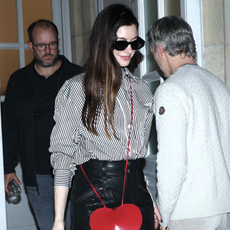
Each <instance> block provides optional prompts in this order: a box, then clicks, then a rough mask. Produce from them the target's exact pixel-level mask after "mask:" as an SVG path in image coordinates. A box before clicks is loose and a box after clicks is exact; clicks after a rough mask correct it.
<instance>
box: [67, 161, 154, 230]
mask: <svg viewBox="0 0 230 230" xmlns="http://www.w3.org/2000/svg"><path fill="white" fill-rule="evenodd" d="M141 162H142V160H141V159H138V160H129V162H128V169H127V179H126V186H125V195H124V204H125V203H132V204H135V205H136V206H138V207H139V208H140V210H141V212H142V216H143V222H142V227H141V230H153V229H154V208H153V202H152V199H151V196H150V194H149V192H148V190H147V189H146V183H145V180H144V174H143V170H142V163H141ZM82 166H83V168H84V170H85V172H86V175H87V177H88V178H89V180H90V182H91V183H92V184H93V186H94V188H95V189H96V191H97V192H98V194H99V195H100V197H101V199H102V201H103V202H104V204H105V205H106V207H107V208H114V207H118V206H120V205H121V200H122V191H123V182H124V171H125V161H99V160H90V161H88V162H86V163H84V164H83V165H82ZM77 169H78V170H77V172H76V175H75V177H74V181H73V188H72V194H71V204H72V223H73V229H74V230H90V226H89V218H90V215H91V214H92V212H93V211H95V210H96V209H98V208H100V207H103V205H102V203H101V201H100V199H99V198H98V197H97V195H96V194H95V192H94V191H93V189H92V187H91V185H90V184H89V182H88V180H87V179H86V177H85V176H84V174H83V172H82V170H81V168H80V166H77Z"/></svg>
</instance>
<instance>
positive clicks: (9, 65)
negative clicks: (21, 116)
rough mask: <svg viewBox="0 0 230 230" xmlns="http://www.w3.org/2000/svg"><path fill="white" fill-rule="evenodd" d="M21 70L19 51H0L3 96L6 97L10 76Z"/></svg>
mask: <svg viewBox="0 0 230 230" xmlns="http://www.w3.org/2000/svg"><path fill="white" fill-rule="evenodd" d="M18 69H19V53H18V50H0V76H1V95H5V92H6V86H7V83H8V80H9V78H10V75H11V74H12V73H13V72H14V71H16V70H18Z"/></svg>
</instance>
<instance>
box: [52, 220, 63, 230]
mask: <svg viewBox="0 0 230 230" xmlns="http://www.w3.org/2000/svg"><path fill="white" fill-rule="evenodd" d="M52 230H65V222H64V221H55V222H54V225H53V228H52Z"/></svg>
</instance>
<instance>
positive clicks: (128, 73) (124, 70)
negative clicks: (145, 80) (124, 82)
mask: <svg viewBox="0 0 230 230" xmlns="http://www.w3.org/2000/svg"><path fill="white" fill-rule="evenodd" d="M121 70H122V78H125V77H126V76H129V77H130V78H131V79H132V80H133V81H135V82H137V79H136V78H135V77H134V76H133V74H132V73H131V72H130V70H129V69H128V68H127V67H124V68H121Z"/></svg>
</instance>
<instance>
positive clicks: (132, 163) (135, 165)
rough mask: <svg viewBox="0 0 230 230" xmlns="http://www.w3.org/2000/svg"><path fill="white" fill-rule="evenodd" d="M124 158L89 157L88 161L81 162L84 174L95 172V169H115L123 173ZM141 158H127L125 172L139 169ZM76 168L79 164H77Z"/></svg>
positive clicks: (140, 167) (78, 167)
mask: <svg viewBox="0 0 230 230" xmlns="http://www.w3.org/2000/svg"><path fill="white" fill-rule="evenodd" d="M125 162H126V161H125V160H123V161H100V160H94V159H91V160H89V161H88V162H86V163H84V164H82V166H83V168H84V170H85V172H86V174H88V173H95V172H97V171H102V172H103V171H107V172H109V171H116V172H117V173H119V172H120V173H123V172H124V169H125ZM142 163H143V159H136V160H129V161H128V169H127V172H129V171H130V170H132V171H133V170H139V169H142ZM77 169H78V170H81V169H80V166H77Z"/></svg>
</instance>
